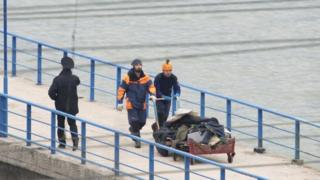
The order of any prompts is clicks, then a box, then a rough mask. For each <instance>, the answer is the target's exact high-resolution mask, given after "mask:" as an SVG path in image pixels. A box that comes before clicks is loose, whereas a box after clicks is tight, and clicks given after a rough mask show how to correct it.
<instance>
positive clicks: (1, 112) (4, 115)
mask: <svg viewBox="0 0 320 180" xmlns="http://www.w3.org/2000/svg"><path fill="white" fill-rule="evenodd" d="M0 137H8V98H7V97H5V96H3V95H1V97H0Z"/></svg>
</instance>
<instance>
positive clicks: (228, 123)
mask: <svg viewBox="0 0 320 180" xmlns="http://www.w3.org/2000/svg"><path fill="white" fill-rule="evenodd" d="M231 111H232V109H231V100H230V99H227V114H226V115H227V129H228V130H229V131H231V113H232V112H231Z"/></svg>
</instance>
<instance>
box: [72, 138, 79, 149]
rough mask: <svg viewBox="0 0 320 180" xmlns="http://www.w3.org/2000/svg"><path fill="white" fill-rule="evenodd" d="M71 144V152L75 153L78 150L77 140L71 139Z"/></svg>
mask: <svg viewBox="0 0 320 180" xmlns="http://www.w3.org/2000/svg"><path fill="white" fill-rule="evenodd" d="M72 142H73V147H72V151H75V150H77V149H78V145H79V138H74V139H72Z"/></svg>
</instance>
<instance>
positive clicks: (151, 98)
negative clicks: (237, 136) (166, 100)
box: [149, 95, 157, 102]
mask: <svg viewBox="0 0 320 180" xmlns="http://www.w3.org/2000/svg"><path fill="white" fill-rule="evenodd" d="M149 99H150V100H151V101H154V102H156V101H157V97H156V96H154V95H151V96H150V97H149Z"/></svg>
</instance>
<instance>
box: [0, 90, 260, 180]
mask: <svg viewBox="0 0 320 180" xmlns="http://www.w3.org/2000/svg"><path fill="white" fill-rule="evenodd" d="M0 97H2V98H3V97H5V98H7V99H11V100H14V101H16V102H20V103H23V104H26V105H28V106H30V107H36V108H40V109H42V110H45V111H49V112H51V113H54V114H57V115H62V116H65V117H67V118H72V119H75V120H77V121H80V122H81V123H86V124H89V125H91V126H94V127H97V128H100V129H104V130H107V131H111V132H113V133H117V134H119V135H122V136H126V137H128V138H132V139H136V140H139V141H141V142H143V143H146V144H148V145H153V146H156V147H159V148H162V149H165V150H168V151H170V152H174V153H176V154H178V155H181V156H183V157H187V158H190V159H195V160H197V161H201V162H204V163H208V164H210V165H214V166H217V167H219V168H220V169H223V170H229V171H232V172H235V173H239V174H242V175H245V176H248V177H252V178H256V179H260V180H262V179H266V178H264V177H261V176H257V175H253V174H250V173H248V172H245V171H242V170H240V169H237V168H233V167H229V166H226V165H224V164H221V163H218V162H215V161H212V160H208V159H205V158H202V157H199V156H195V155H192V154H189V153H186V152H183V151H180V150H177V149H174V148H172V147H168V146H165V145H161V144H158V143H155V142H152V141H149V140H146V139H142V138H139V137H137V136H132V135H130V134H127V133H124V132H121V131H119V130H116V129H113V128H109V127H106V126H102V125H99V124H97V123H94V122H91V121H88V120H86V119H83V118H80V117H77V116H73V115H70V114H67V113H64V112H62V111H58V110H55V109H51V108H48V107H45V106H43V105H39V104H37V103H33V102H30V101H27V100H23V99H20V98H18V97H14V96H11V95H7V94H3V93H0ZM8 108H9V107H8ZM2 111H3V110H2ZM7 111H8V110H7Z"/></svg>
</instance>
